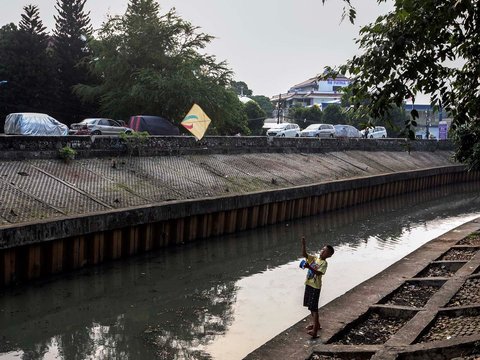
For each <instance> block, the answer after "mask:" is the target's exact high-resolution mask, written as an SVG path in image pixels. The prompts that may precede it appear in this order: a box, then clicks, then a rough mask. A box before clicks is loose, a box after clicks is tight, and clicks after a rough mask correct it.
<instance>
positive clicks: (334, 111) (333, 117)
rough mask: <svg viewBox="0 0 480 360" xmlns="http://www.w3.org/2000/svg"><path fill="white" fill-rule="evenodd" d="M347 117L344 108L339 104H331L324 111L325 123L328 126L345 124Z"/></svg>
mask: <svg viewBox="0 0 480 360" xmlns="http://www.w3.org/2000/svg"><path fill="white" fill-rule="evenodd" d="M346 120H347V116H346V115H345V113H344V111H343V109H342V107H341V106H340V105H337V104H330V105H327V107H326V108H325V109H324V110H323V122H324V123H326V124H345V122H346Z"/></svg>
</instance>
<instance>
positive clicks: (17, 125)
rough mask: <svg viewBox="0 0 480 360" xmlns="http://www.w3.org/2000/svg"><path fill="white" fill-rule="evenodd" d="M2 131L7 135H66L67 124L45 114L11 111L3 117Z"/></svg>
mask: <svg viewBox="0 0 480 360" xmlns="http://www.w3.org/2000/svg"><path fill="white" fill-rule="evenodd" d="M4 132H5V134H8V135H36V136H52V135H53V136H63V135H68V126H67V125H65V124H62V123H61V122H60V121H58V120H56V119H54V118H53V117H51V116H50V115H47V114H41V113H13V114H9V115H7V117H6V118H5V125H4Z"/></svg>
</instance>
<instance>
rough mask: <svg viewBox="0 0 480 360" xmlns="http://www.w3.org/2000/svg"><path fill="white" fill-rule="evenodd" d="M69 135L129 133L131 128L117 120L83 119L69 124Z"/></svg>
mask: <svg viewBox="0 0 480 360" xmlns="http://www.w3.org/2000/svg"><path fill="white" fill-rule="evenodd" d="M70 128H71V129H72V130H71V131H70V134H71V135H120V134H123V133H125V134H131V133H132V132H133V130H132V129H130V128H129V127H126V126H122V124H120V123H119V122H118V121H116V120H112V119H104V118H91V119H85V120H82V121H81V122H79V123H77V124H72V125H70Z"/></svg>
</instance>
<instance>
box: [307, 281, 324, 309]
mask: <svg viewBox="0 0 480 360" xmlns="http://www.w3.org/2000/svg"><path fill="white" fill-rule="evenodd" d="M319 299H320V289H315V288H313V287H311V286H309V285H305V294H304V295H303V306H306V307H308V310H310V311H314V312H317V311H318V300H319Z"/></svg>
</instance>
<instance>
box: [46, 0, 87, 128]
mask: <svg viewBox="0 0 480 360" xmlns="http://www.w3.org/2000/svg"><path fill="white" fill-rule="evenodd" d="M85 2H86V0H57V3H56V6H55V9H56V10H57V11H58V16H55V30H54V32H53V33H54V46H53V49H54V59H55V63H56V64H55V65H56V69H57V80H58V89H59V95H58V96H59V100H60V102H59V106H58V109H57V111H58V112H60V113H61V114H62V115H63V116H62V117H68V119H66V120H65V121H66V122H76V121H79V120H81V119H82V118H84V117H86V116H88V115H89V114H90V113H91V112H92V110H93V111H95V110H94V109H92V106H86V105H85V104H84V103H82V102H81V101H80V100H79V99H78V97H77V96H76V95H75V94H74V93H73V86H75V85H77V84H79V83H85V82H89V83H91V82H94V79H93V78H92V77H91V76H90V74H89V72H88V70H87V68H86V66H85V59H86V57H87V56H88V55H89V54H90V49H89V47H88V45H87V42H88V39H89V38H90V37H91V35H92V27H91V25H90V14H89V13H86V12H85V11H84V6H85ZM93 108H95V105H93Z"/></svg>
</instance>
